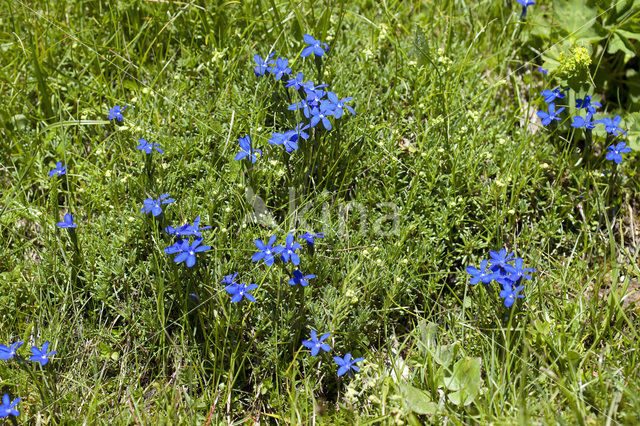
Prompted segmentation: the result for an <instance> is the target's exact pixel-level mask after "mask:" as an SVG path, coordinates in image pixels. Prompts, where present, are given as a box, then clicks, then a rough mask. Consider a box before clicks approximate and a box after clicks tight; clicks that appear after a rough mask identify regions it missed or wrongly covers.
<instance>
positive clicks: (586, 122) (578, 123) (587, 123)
mask: <svg viewBox="0 0 640 426" xmlns="http://www.w3.org/2000/svg"><path fill="white" fill-rule="evenodd" d="M592 117H593V116H592V115H591V114H590V113H587V115H586V116H585V117H584V118H582V117H580V116H579V115H576V116H575V117H573V121H572V122H571V127H576V128H580V127H584V128H585V129H593V128H594V127H596V124H595V123H596V121H591V118H592Z"/></svg>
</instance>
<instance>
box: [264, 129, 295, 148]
mask: <svg viewBox="0 0 640 426" xmlns="http://www.w3.org/2000/svg"><path fill="white" fill-rule="evenodd" d="M290 132H291V131H288V132H285V133H277V132H276V133H271V139H269V143H270V144H271V145H284V148H285V149H286V150H287V152H293V151H295V150H296V149H298V134H297V133H295V132H294V133H293V134H292V133H290Z"/></svg>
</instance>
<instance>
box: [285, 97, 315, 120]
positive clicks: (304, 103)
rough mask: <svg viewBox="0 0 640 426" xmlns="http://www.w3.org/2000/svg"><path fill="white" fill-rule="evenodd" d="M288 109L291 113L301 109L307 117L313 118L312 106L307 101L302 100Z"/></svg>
mask: <svg viewBox="0 0 640 426" xmlns="http://www.w3.org/2000/svg"><path fill="white" fill-rule="evenodd" d="M287 109H288V110H289V111H296V110H299V109H301V110H302V113H303V114H304V116H305V117H307V118H311V105H309V103H308V102H307V101H306V100H305V99H303V100H301V101H300V102H296V103H295V104H291V105H289V106H288V107H287Z"/></svg>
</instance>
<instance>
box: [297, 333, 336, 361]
mask: <svg viewBox="0 0 640 426" xmlns="http://www.w3.org/2000/svg"><path fill="white" fill-rule="evenodd" d="M329 336H331V333H325V334H323V335H322V336H320V338H319V339H318V334H317V332H316V331H315V330H311V339H309V340H303V341H302V345H303V346H304V347H305V348H309V349H311V356H316V355H318V352H320V349H322V350H323V351H325V352H329V351H330V350H331V346H329V345H328V344H327V343H322V342H323V341H324V340H326V339H328V338H329Z"/></svg>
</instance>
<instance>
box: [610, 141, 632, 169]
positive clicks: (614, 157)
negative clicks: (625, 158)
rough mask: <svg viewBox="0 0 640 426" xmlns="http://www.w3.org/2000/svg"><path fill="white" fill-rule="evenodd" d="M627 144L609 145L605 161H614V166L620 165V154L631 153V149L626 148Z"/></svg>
mask: <svg viewBox="0 0 640 426" xmlns="http://www.w3.org/2000/svg"><path fill="white" fill-rule="evenodd" d="M626 145H627V144H626V143H624V142H618V144H617V145H611V146H610V147H609V148H607V151H609V152H607V156H606V158H607V160H609V161H615V162H616V164H620V163H621V162H622V155H621V154H626V153H628V152H631V148H629V147H628V146H626Z"/></svg>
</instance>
